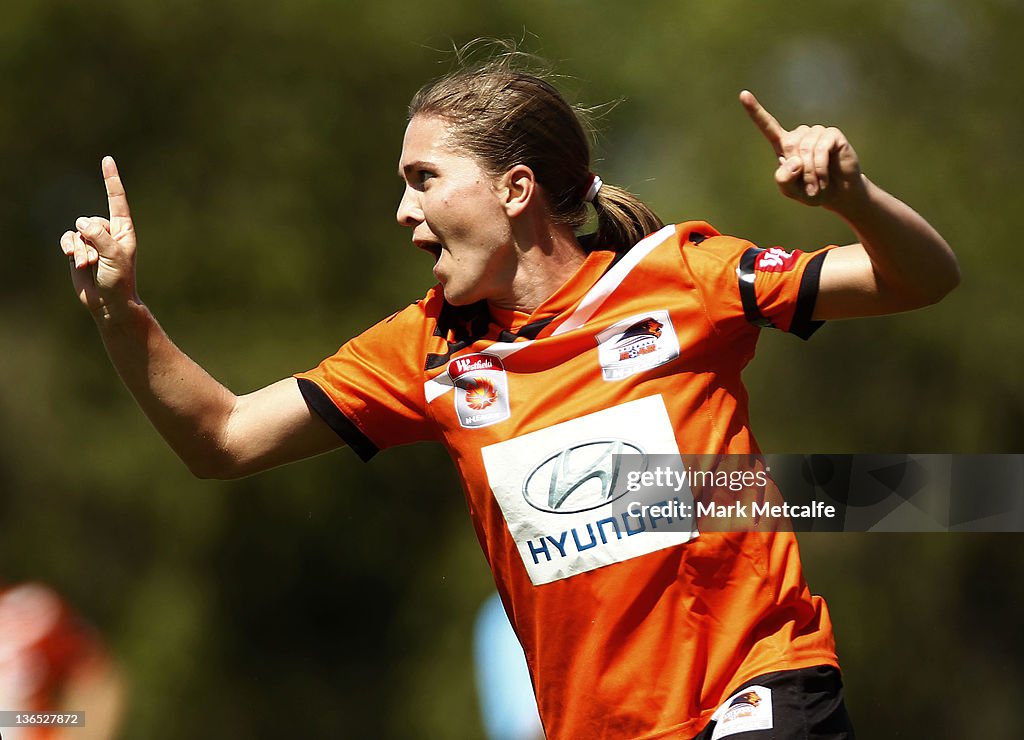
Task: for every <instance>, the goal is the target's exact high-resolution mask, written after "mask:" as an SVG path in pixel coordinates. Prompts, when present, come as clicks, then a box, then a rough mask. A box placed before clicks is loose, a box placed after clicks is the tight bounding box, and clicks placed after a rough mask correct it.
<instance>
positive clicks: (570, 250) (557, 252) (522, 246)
mask: <svg viewBox="0 0 1024 740" xmlns="http://www.w3.org/2000/svg"><path fill="white" fill-rule="evenodd" d="M516 231H517V232H521V233H515V234H514V236H515V240H516V254H517V258H518V259H517V261H516V265H515V274H514V275H513V276H512V280H511V284H510V287H511V291H510V292H509V294H508V296H506V297H502V298H501V299H497V300H492V301H491V303H492V305H494V306H496V307H497V308H504V309H511V310H515V311H523V312H525V313H533V312H534V311H535V310H536V309H537V307H538V306H540V304H542V303H543V302H544V301H546V300H547V299H548V298H550V297H551V296H552V295H553V294H554V292H555V291H556V290H558V289H559V288H560V287H561V286H562V285H563V284H564V283H565V282H566V281H567V280H568V279H569V278H571V277H572V276H573V274H574V273H575V272H576V270H578V269H579V267H580V265H582V264H583V262H584V260H586V258H587V255H586V252H584V251H583V248H582V247H581V246H580V243H579V241H577V239H576V235H575V234H574V233H573V230H572V228H570V227H569V226H564V225H561V224H551V223H550V222H545V223H544V228H542V229H535V228H533V224H532V223H531V224H522V226H521V228H520V229H516Z"/></svg>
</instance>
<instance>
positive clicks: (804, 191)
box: [740, 90, 864, 210]
mask: <svg viewBox="0 0 1024 740" xmlns="http://www.w3.org/2000/svg"><path fill="white" fill-rule="evenodd" d="M740 102H741V103H742V104H743V107H744V108H746V110H747V114H748V115H749V116H750V119H751V120H752V121H753V122H754V124H755V125H756V126H757V127H758V128H759V129H760V130H761V133H762V134H764V137H765V138H766V139H768V143H770V144H771V145H772V148H773V149H774V150H775V156H776V157H778V162H779V166H778V169H776V170H775V182H776V183H777V184H778V186H779V189H780V190H781V191H782V193H783V195H785V196H787V197H789V198H792V199H793V200H797V201H800V202H801V203H804V204H806V205H809V206H825V207H827V208H830V209H832V210H842V206H843V205H845V204H846V203H847V202H848V201H851V200H854V199H856V198H857V197H858V196H861V195H863V193H864V182H863V178H862V176H861V171H860V160H859V159H858V158H857V152H855V151H854V150H853V147H852V146H851V145H850V142H849V141H847V140H846V136H845V134H843V132H842V131H840V130H839V129H837V128H835V127H833V126H829V127H825V126H820V125H819V126H806V125H800V126H797V127H796V128H795V129H793V130H792V131H787V130H786V129H784V128H783V127H782V125H781V124H780V123H779V122H778V121H777V120H776V119H775V117H774V116H773V115H772V114H771V113H769V112H768V111H767V110H765V108H764V106H762V105H761V104H760V103H759V102H757V98H755V97H754V94H753V93H751V92H750V91H749V90H744V91H743V92H741V93H740Z"/></svg>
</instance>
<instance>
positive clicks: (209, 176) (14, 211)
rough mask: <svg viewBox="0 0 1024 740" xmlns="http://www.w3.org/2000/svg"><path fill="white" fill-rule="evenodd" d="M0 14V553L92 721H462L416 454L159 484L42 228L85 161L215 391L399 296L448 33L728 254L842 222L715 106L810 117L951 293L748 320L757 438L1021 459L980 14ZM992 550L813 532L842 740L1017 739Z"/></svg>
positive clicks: (1000, 543) (52, 235)
mask: <svg viewBox="0 0 1024 740" xmlns="http://www.w3.org/2000/svg"><path fill="white" fill-rule="evenodd" d="M4 16H5V17H4V23H3V24H0V101H2V104H0V159H2V161H4V162H6V163H7V166H6V167H5V168H4V169H3V170H0V189H2V192H3V194H4V196H3V198H2V199H0V209H2V213H0V215H2V220H3V222H4V223H6V224H7V225H8V229H9V230H8V235H7V237H6V238H5V250H4V251H5V254H7V257H6V259H7V265H8V280H7V283H6V289H5V290H4V291H3V293H2V294H0V307H2V309H3V310H2V311H0V383H2V388H3V391H2V392H0V441H2V444H0V562H2V563H3V569H2V571H0V574H2V576H3V578H4V579H6V580H8V581H12V580H21V579H27V578H33V579H42V580H45V581H47V582H49V583H51V584H53V585H55V586H56V587H57V588H58V589H59V590H61V591H62V592H63V593H65V594H66V595H67V596H68V597H69V599H70V600H71V601H72V602H73V603H75V604H77V605H78V606H79V608H80V609H81V610H82V612H83V613H85V614H87V615H88V616H89V618H90V619H91V620H92V621H93V622H94V623H95V624H97V625H98V626H99V627H100V628H101V629H102V630H103V632H104V633H105V635H106V636H107V639H108V641H109V642H110V644H111V645H112V647H113V649H114V650H115V651H116V653H117V655H118V656H119V658H120V660H121V662H122V663H123V665H124V667H125V669H126V671H127V674H128V675H129V678H130V681H131V687H132V689H131V691H132V693H131V701H130V710H129V714H128V717H127V719H126V725H125V730H124V737H127V738H141V737H144V738H151V739H152V740H160V739H161V738H172V737H179V736H182V735H193V734H195V733H196V732H198V733H199V734H200V735H201V736H208V737H232V738H250V737H272V736H273V737H276V736H278V735H279V733H280V731H281V728H285V727H287V728H289V730H290V731H293V732H296V733H300V734H304V735H305V736H308V737H395V738H411V737H430V738H472V737H477V736H479V734H480V732H481V731H480V729H479V722H478V719H477V715H476V711H477V710H476V708H475V697H474V694H473V686H472V676H471V672H470V669H471V658H470V646H469V643H468V635H469V634H470V631H471V625H472V620H473V616H474V611H475V609H476V606H477V605H478V604H479V603H481V602H482V601H483V599H484V598H485V596H486V594H487V593H488V591H489V589H490V576H489V574H488V572H487V569H486V567H485V565H484V562H483V558H482V557H481V556H480V554H479V549H478V547H477V545H476V541H475V536H474V534H473V531H472V528H471V526H470V524H469V521H468V518H467V517H466V515H465V511H464V508H465V507H464V502H463V500H462V495H461V493H460V487H459V485H458V482H457V481H456V479H455V477H454V475H453V473H452V472H451V470H450V466H449V465H448V464H447V462H446V460H445V456H444V454H443V451H442V450H440V449H439V448H437V447H430V446H424V447H419V448H413V449H402V450H395V451H390V452H387V453H384V454H382V455H381V456H380V457H379V459H378V460H377V461H375V462H374V463H373V464H371V465H367V466H363V465H362V464H360V463H359V462H358V461H357V460H356V459H355V457H354V456H352V455H351V454H350V453H348V452H340V453H335V454H331V455H327V456H324V457H322V458H318V459H316V460H313V461H308V462H305V463H302V464H297V465H292V466H288V467H286V468H283V469H279V470H276V471H273V472H270V473H268V474H265V475H261V476H257V477H253V478H250V479H246V480H242V481H237V482H230V483H220V482H205V481H197V480H194V479H192V478H191V477H190V476H189V475H188V473H187V472H186V471H185V470H184V469H183V468H182V466H181V465H180V464H179V463H178V462H177V461H176V459H175V458H174V457H173V455H172V454H171V453H170V452H169V451H168V450H167V449H166V448H165V447H164V446H163V444H162V442H161V441H160V439H159V437H158V435H157V434H156V433H155V432H153V431H152V430H151V429H150V428H149V427H148V425H147V422H146V421H145V419H144V418H143V416H142V415H141V414H140V413H139V412H138V411H137V410H136V408H135V406H134V404H133V402H132V401H131V399H130V398H129V396H128V394H127V393H126V392H125V391H124V390H123V388H122V387H121V386H120V384H119V383H118V382H117V381H116V379H115V375H114V373H113V372H112V370H111V369H110V366H109V363H108V362H107V360H106V358H105V356H104V352H103V349H102V346H101V344H100V342H99V341H98V339H97V337H96V333H95V330H94V329H93V326H92V324H91V321H90V319H89V318H88V316H87V315H86V314H85V312H84V311H82V310H81V309H80V307H79V305H78V303H77V300H76V299H75V298H74V296H73V295H72V294H71V291H70V290H69V281H68V276H67V273H66V264H65V260H64V258H63V257H62V256H61V255H60V253H59V249H58V246H57V240H58V238H59V236H60V234H61V232H62V231H63V230H65V229H66V228H69V227H70V226H71V224H72V223H73V221H74V218H75V217H76V216H78V215H82V214H93V213H102V212H103V209H104V207H105V201H104V198H103V189H102V184H101V181H100V177H99V160H100V157H101V156H102V155H103V154H107V153H112V154H114V155H115V156H116V157H117V158H118V162H119V165H120V167H121V171H122V174H123V176H124V181H125V184H126V187H127V190H128V193H129V196H130V199H131V203H132V207H133V213H134V216H135V220H136V224H137V228H138V232H139V237H140V275H141V277H140V291H141V293H142V296H143V298H144V299H145V300H146V302H147V303H148V304H149V305H150V306H151V307H152V308H153V310H154V312H155V313H156V315H157V316H158V317H160V319H161V321H162V322H163V324H164V326H165V327H166V328H167V329H168V331H169V333H170V334H171V335H172V336H173V337H175V338H176V340H177V341H178V342H179V343H180V345H181V346H182V347H183V348H184V349H185V350H186V351H187V352H189V353H190V354H191V355H192V356H193V357H195V358H196V359H197V360H198V361H199V362H200V363H201V364H203V365H204V366H205V367H207V368H208V369H209V370H210V372H211V373H212V374H213V375H215V376H216V377H218V378H219V379H221V380H222V381H223V382H224V383H226V384H227V385H228V386H229V387H231V388H233V389H234V390H236V391H239V392H241V391H247V390H251V389H253V388H256V387H259V386H262V385H264V384H266V383H268V382H270V381H272V380H275V379H277V378H280V377H284V376H286V375H288V374H290V373H292V372H295V371H298V370H301V369H306V368H308V367H311V366H313V365H314V364H316V363H317V362H318V361H319V360H320V359H321V358H322V357H324V356H326V355H328V354H330V353H332V352H333V351H334V349H335V348H336V347H337V346H338V345H339V344H340V343H342V342H343V341H345V340H346V339H348V338H349V337H351V336H353V335H354V334H356V333H358V332H359V331H360V330H361V329H362V328H364V327H366V326H368V325H369V324H370V323H372V322H374V321H375V320H377V319H378V318H380V317H382V316H384V315H387V314H388V313H390V312H392V311H394V310H396V309H397V308H400V307H401V306H403V305H404V304H405V303H407V302H408V301H410V300H412V299H414V298H416V297H418V296H419V295H421V294H422V293H423V292H424V291H425V289H426V288H427V287H428V286H429V284H430V282H431V279H430V278H431V276H430V272H429V269H428V265H429V262H428V259H429V258H427V257H425V256H421V255H419V254H418V253H416V254H415V255H414V256H411V257H410V258H408V259H406V258H405V256H404V255H409V254H412V253H413V250H412V249H411V247H410V246H409V235H408V233H406V232H404V231H403V230H402V229H401V228H400V227H398V226H397V225H396V223H395V221H394V209H395V207H396V205H397V201H398V198H399V195H400V191H401V188H400V184H399V180H398V178H397V177H396V174H395V165H396V163H397V159H398V154H399V149H400V142H401V135H402V130H403V127H404V112H405V105H406V103H407V101H408V99H409V97H410V96H411V94H412V93H413V92H414V90H415V89H416V88H417V87H418V86H419V85H420V84H422V83H423V82H424V81H426V80H427V79H429V78H431V77H434V76H436V75H437V74H440V73H441V72H443V71H444V70H445V69H447V65H448V62H449V60H450V55H448V54H446V50H448V49H450V48H451V46H452V44H453V43H455V44H461V43H464V42H465V41H467V40H469V39H471V38H474V37H477V36H482V35H491V36H502V37H516V38H524V39H525V46H526V47H527V48H529V49H531V50H535V51H538V52H540V53H541V54H542V55H544V56H546V57H548V58H549V59H551V60H552V61H553V62H554V63H555V64H556V67H557V69H558V70H559V71H560V72H561V73H564V74H566V75H567V76H568V77H567V79H566V80H565V88H566V89H567V90H568V91H570V93H571V94H572V95H574V96H578V97H579V98H580V100H581V101H582V102H585V103H588V104H594V103H601V102H606V101H612V100H618V99H621V102H619V104H618V105H617V106H615V107H614V108H613V109H611V110H610V111H609V112H607V114H606V115H605V116H604V117H603V118H602V120H601V121H600V128H601V132H600V138H599V145H598V148H597V152H596V155H597V158H598V161H597V164H596V165H595V169H597V170H598V171H600V172H601V174H602V176H603V177H604V178H605V180H606V181H609V182H613V183H616V184H623V185H625V186H627V187H631V188H633V189H634V190H635V191H636V192H638V193H639V194H640V195H641V196H643V197H644V198H645V199H646V200H648V201H649V202H650V203H651V204H652V205H653V206H654V207H655V208H656V210H658V211H659V212H660V213H661V214H662V215H663V217H664V218H666V220H671V221H676V220H682V219H687V218H702V219H706V220H708V221H710V222H712V223H713V224H715V225H716V226H717V227H718V228H719V229H720V230H722V231H724V232H726V233H732V234H737V235H740V236H745V237H749V238H751V239H753V240H754V241H756V242H758V243H761V244H764V245H765V246H768V245H772V244H783V245H786V246H787V247H796V248H805V249H806V248H814V247H815V246H816V245H820V244H825V243H835V242H838V243H842V242H844V241H847V240H850V238H851V236H850V233H849V230H848V229H847V227H845V226H844V224H843V223H841V222H840V221H839V220H838V219H836V218H834V217H831V216H830V215H829V214H826V213H822V212H817V211H813V210H810V209H806V208H801V207H799V206H797V205H795V204H792V203H791V202H789V201H786V200H785V199H783V198H781V197H779V195H778V194H777V192H776V190H775V187H774V184H773V182H772V178H771V173H772V170H773V169H774V163H773V160H772V156H771V152H770V151H769V150H768V148H767V146H766V144H765V142H763V141H762V140H761V139H760V137H759V134H758V132H757V131H756V129H754V128H753V127H752V126H751V124H750V123H749V121H748V120H747V119H746V116H745V115H744V113H743V111H742V109H741V107H740V106H739V104H738V103H737V101H736V93H737V92H738V91H739V90H740V89H742V88H744V87H749V88H751V89H753V90H755V91H756V92H757V93H758V94H759V96H760V97H761V99H762V101H763V102H764V103H765V104H766V105H767V106H768V108H769V109H770V110H772V111H773V112H774V113H775V114H776V115H777V116H778V117H779V118H780V120H781V121H782V122H783V123H784V124H795V123H796V122H802V121H807V122H819V121H820V122H825V123H835V124H837V125H841V126H842V127H843V128H844V130H845V131H846V132H847V134H848V135H849V137H850V139H851V140H852V142H853V143H854V145H855V147H856V148H857V150H858V152H859V153H860V155H861V157H862V160H863V162H864V167H865V170H866V172H867V173H868V174H869V175H870V176H871V177H872V178H873V179H874V180H875V181H877V182H878V183H879V184H881V185H882V186H883V187H886V188H887V189H890V190H891V191H893V192H895V193H896V194H898V195H900V196H901V197H903V198H904V199H905V200H907V201H908V202H910V203H912V204H913V205H914V206H915V207H916V208H918V210H920V211H921V212H922V213H924V214H925V215H926V216H927V217H928V218H930V219H931V220H932V221H933V223H935V224H936V226H937V227H938V228H939V229H940V230H941V231H942V232H943V233H944V234H945V235H946V236H947V238H948V239H949V241H950V243H951V244H953V245H954V248H956V249H957V251H958V253H959V255H960V259H961V262H962V267H963V274H964V283H963V285H962V287H961V288H960V289H959V290H958V291H957V292H956V293H954V294H953V295H952V296H951V297H950V298H948V299H947V300H946V301H945V302H943V303H942V304H940V305H939V306H937V307H934V308H931V309H928V310H926V311H919V312H914V313H911V314H906V315H903V316H899V317H891V318H885V319H872V320H867V321H856V322H838V323H835V324H833V325H832V326H830V327H828V328H826V329H825V330H823V331H822V332H820V333H819V334H818V335H817V336H816V337H815V339H814V341H813V342H810V343H808V344H806V345H803V344H802V343H800V342H798V341H796V340H792V339H791V338H788V337H781V336H765V337H764V339H763V340H762V346H761V348H760V353H759V356H758V358H757V360H755V362H754V363H753V366H752V368H751V370H750V371H749V373H748V382H749V388H750V391H751V396H752V398H753V414H754V421H755V429H756V430H758V432H759V437H760V439H761V442H762V446H763V447H765V448H766V449H769V450H775V451H779V452H880V451H893V452H1017V453H1019V452H1024V449H1022V429H1024V390H1022V386H1021V383H1020V373H1019V369H1018V368H1019V367H1020V366H1021V364H1022V362H1024V343H1022V341H1021V336H1020V330H1019V324H1020V321H1021V299H1020V289H1019V285H1018V283H1019V280H1020V275H1021V273H1022V269H1021V267H1022V266H1021V255H1020V251H1021V250H1020V249H1019V246H1018V244H1017V238H1018V237H1017V234H1016V231H1015V229H1016V227H1015V226H1014V217H1013V213H1015V212H1016V209H1017V208H1018V207H1019V199H1020V197H1021V191H1020V186H1019V178H1018V173H1019V172H1020V171H1021V169H1022V166H1024V148H1022V146H1021V138H1020V135H1019V128H1020V121H1021V120H1024V110H1022V107H1024V98H1022V96H1021V95H1020V93H1019V85H1020V83H1019V78H1018V77H1017V74H1016V73H1017V72H1018V71H1021V66H1022V62H1021V58H1020V54H1019V46H1018V44H1019V41H1018V31H1019V29H1020V28H1021V25H1022V21H1024V10H1022V6H1021V5H1020V3H1017V2H1013V0H978V1H977V2H974V3H970V4H963V3H953V2H952V0H936V1H934V2H929V1H927V0H866V1H865V2H858V3H852V2H849V1H848V0H822V1H821V2H816V3H810V2H803V1H801V2H794V3H785V4H780V3H773V4H768V3H753V2H739V1H738V0H719V1H718V2H714V3H707V2H704V3H697V2H690V1H683V2H680V1H679V0H675V1H672V0H657V1H653V2H639V3H632V4H631V3H621V2H611V1H610V0H592V1H591V2H587V3H584V2H582V0H524V1H523V2H520V3H514V4H513V3H505V2H490V3H481V2H469V0H438V1H437V2H433V3H397V2H394V1H390V2H388V1H385V2H377V3H355V2H351V1H346V0H334V1H332V2H328V1H327V0H293V2H290V3H271V2H265V1H264V2H253V1H252V0H250V1H249V2H245V3H242V2H238V1H237V0H211V2H208V3H203V4H193V3H186V2H181V0H172V1H171V2H167V1H164V2H156V1H155V0H132V1H131V2H128V0H117V1H112V2H100V1H97V2H87V3H80V2H71V0H13V1H12V2H8V3H7V4H6V5H5V14H4ZM1019 545H1020V541H1019V537H1016V536H983V535H973V536H967V535H960V536H953V535H948V536H937V535H918V536H908V535H849V534H848V535H827V536H826V535H817V536H814V537H807V538H805V540H804V552H805V560H806V561H807V569H808V574H809V580H810V581H811V584H812V586H813V587H814V588H815V590H816V591H820V592H822V593H824V594H825V595H826V597H827V598H828V599H829V602H830V604H831V607H832V612H833V616H834V618H835V621H836V625H837V633H838V637H839V644H840V651H841V657H842V659H843V660H844V666H845V670H846V681H847V684H848V689H849V703H850V705H851V708H852V711H853V712H854V714H855V718H856V720H857V722H858V725H859V730H860V732H861V734H862V735H863V736H864V737H910V738H918V737H953V736H956V737H967V736H971V737H974V736H978V737H980V736H984V737H1017V736H1020V735H1021V733H1022V732H1024V722H1022V720H1021V716H1020V712H1019V709H1018V708H1017V706H1016V701H1015V699H1016V697H1017V696H1019V695H1020V694H1021V692H1022V691H1024V674H1022V672H1021V669H1020V665H1021V662H1022V658H1024V655H1022V653H1024V649H1022V641H1021V640H1020V638H1019V635H1018V634H1017V625H1018V623H1019V621H1020V615H1021V608H1020V604H1021V603H1022V601H1024V593H1022V591H1024V587H1022V585H1021V584H1022V580H1021V579H1020V578H1019V573H1020V572H1021V570H1022V568H1024V555H1022V554H1021V553H1022V548H1021V547H1020V546H1019Z"/></svg>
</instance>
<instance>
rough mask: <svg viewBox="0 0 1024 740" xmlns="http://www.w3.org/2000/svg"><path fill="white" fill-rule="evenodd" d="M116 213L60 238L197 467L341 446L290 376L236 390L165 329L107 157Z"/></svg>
mask: <svg viewBox="0 0 1024 740" xmlns="http://www.w3.org/2000/svg"><path fill="white" fill-rule="evenodd" d="M102 166H103V180H104V183H105V184H106V189H107V200H108V204H109V209H110V218H109V219H105V218H102V217H98V216H94V217H91V218H85V217H83V218H80V219H78V220H77V221H76V222H75V230H74V231H67V232H65V233H64V235H63V236H62V237H61V240H60V243H61V248H62V250H63V251H64V254H66V255H67V256H68V258H69V260H70V262H71V279H72V284H73V285H74V288H75V291H76V293H77V294H78V297H79V300H80V301H81V302H82V304H83V305H84V306H85V307H86V308H87V309H88V310H89V311H90V313H91V314H92V316H93V319H94V320H95V322H96V325H97V327H98V329H99V332H100V336H101V337H102V338H103V343H104V345H105V346H106V348H107V353H108V354H109V355H110V359H111V361H112V362H113V364H114V367H115V368H116V369H117V371H118V373H119V374H120V376H121V378H122V380H123V381H124V383H125V385H127V386H128V389H129V390H130V391H131V393H132V395H133V396H134V397H135V400H136V401H137V402H138V403H139V406H141V407H142V410H143V411H144V412H145V413H146V416H148V417H149V419H150V421H151V422H152V423H153V425H154V426H155V427H156V429H157V431H159V432H160V434H161V435H162V436H163V437H164V439H165V440H167V443H168V444H169V445H170V446H171V448H172V449H173V450H174V451H175V452H176V453H177V454H178V456H179V457H180V458H181V459H182V460H183V461H184V462H185V464H186V465H188V467H189V469H190V470H191V471H192V472H193V473H194V474H195V475H197V476H199V477H203V478H211V477H212V478H233V477H239V476H243V475H248V474H250V473H255V472H259V471H260V470H266V469H268V468H272V467H275V466H277V465H282V464H284V463H287V462H292V461H294V460H299V459H301V458H304V457H310V456H312V455H317V454H320V453H321V452H326V451H328V450H330V449H334V448H336V447H340V446H341V444H342V442H341V440H340V439H339V438H338V436H337V435H336V434H335V433H334V432H333V431H331V429H330V428H329V427H328V426H327V425H326V424H325V423H324V422H323V421H322V420H321V419H320V417H319V416H317V414H316V413H314V412H313V411H311V410H310V409H309V407H308V406H307V405H306V402H305V400H304V399H303V398H302V394H301V393H300V392H299V389H298V385H297V384H296V382H295V381H294V380H293V379H290V378H286V379H284V380H281V381H279V382H277V383H274V384H272V385H269V386H267V387H266V388H263V389H261V390H258V391H256V392H254V393H250V394H248V395H244V396H236V395H235V394H234V393H232V392H231V391H229V390H228V389H227V388H225V387H224V386H223V385H221V384H220V383H218V382H217V381H216V380H214V378H213V377H211V376H210V375H209V374H208V373H207V372H206V371H205V370H203V369H202V368H201V367H200V366H199V365H197V364H196V363H195V362H193V361H192V360H191V359H190V358H189V357H188V356H187V355H185V353H184V352H182V351H181V350H180V349H178V348H177V347H176V346H175V345H174V343H173V342H172V341H171V340H170V338H169V337H168V336H167V334H166V333H165V332H164V331H163V329H161V328H160V325H159V324H158V323H157V321H156V319H155V318H154V317H153V315H152V314H151V313H150V312H149V309H148V308H146V306H145V305H144V304H143V303H142V301H141V300H140V299H139V296H138V292H137V290H136V283H135V250H136V241H135V227H134V224H133V223H132V218H131V213H130V211H129V209H128V199H127V197H126V196H125V191H124V187H123V185H122V183H121V178H120V175H119V174H118V171H117V165H116V164H115V163H114V160H113V159H112V158H111V157H105V158H104V159H103V165H102Z"/></svg>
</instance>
